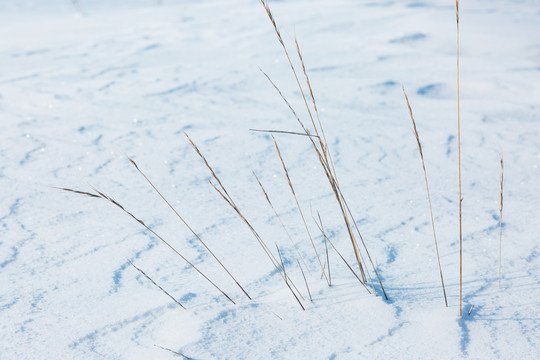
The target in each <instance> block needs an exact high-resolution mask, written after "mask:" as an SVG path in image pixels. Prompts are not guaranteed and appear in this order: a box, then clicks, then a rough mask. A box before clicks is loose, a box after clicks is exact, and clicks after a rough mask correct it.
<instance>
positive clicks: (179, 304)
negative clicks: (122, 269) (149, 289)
mask: <svg viewBox="0 0 540 360" xmlns="http://www.w3.org/2000/svg"><path fill="white" fill-rule="evenodd" d="M128 262H129V264H130V265H131V266H133V267H134V268H135V269H137V271H138V272H140V273H141V274H143V275H144V276H145V277H146V278H147V279H148V280H150V281H151V282H152V284H154V286H156V287H157V288H158V289H159V290H161V291H162V292H163V293H164V294H165V295H167V296H168V297H170V298H171V299H172V300H173V301H174V302H175V303H177V304H178V306H180V307H181V308H182V309H184V310H186V308H185V306H184V305H182V304H181V303H180V302H179V301H178V300H176V299H175V298H174V297H173V296H172V295H171V294H169V293H168V292H167V291H165V289H163V288H162V287H161V286H159V285H158V284H157V283H156V282H155V281H154V280H153V279H152V278H151V277H150V276H148V275H147V274H146V273H145V272H144V271H142V270H141V269H139V268H138V267H137V266H135V264H133V262H132V261H131V260H128Z"/></svg>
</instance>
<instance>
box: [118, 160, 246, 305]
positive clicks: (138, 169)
mask: <svg viewBox="0 0 540 360" xmlns="http://www.w3.org/2000/svg"><path fill="white" fill-rule="evenodd" d="M128 160H129V162H130V163H131V164H132V165H133V166H134V167H135V169H137V171H138V172H139V174H141V175H142V176H143V177H144V178H145V179H146V181H147V182H148V183H149V184H150V186H152V188H153V189H154V190H155V192H156V193H157V194H158V195H159V196H160V197H161V199H163V201H165V203H166V204H167V205H168V206H169V208H170V209H171V210H172V211H173V212H174V213H175V214H176V216H177V217H178V219H180V220H181V221H182V223H183V224H184V225H185V226H186V227H187V228H188V229H189V231H191V233H192V234H193V235H194V236H195V237H196V238H197V240H199V242H200V243H201V244H202V245H203V246H204V248H205V249H206V250H207V251H208V252H209V253H210V255H212V257H213V258H214V259H215V260H216V261H217V262H218V264H219V265H220V266H221V267H222V268H223V270H225V272H226V273H227V275H229V277H230V278H231V279H232V280H233V281H234V282H235V283H236V285H237V286H238V287H239V288H240V290H242V292H243V293H244V294H245V295H246V296H247V298H248V299H249V300H251V297H250V296H249V294H248V293H247V291H246V290H245V289H244V288H243V287H242V285H240V283H239V282H238V280H236V278H235V277H234V276H233V275H232V274H231V273H230V271H229V270H228V269H227V267H225V265H223V263H222V262H221V260H219V259H218V257H217V256H216V255H215V254H214V252H213V251H212V250H210V248H209V247H208V246H207V245H206V243H205V242H204V241H203V240H202V239H201V237H200V236H199V235H198V234H197V233H196V232H195V230H193V228H192V227H191V226H190V225H189V224H188V223H187V222H186V220H185V219H184V218H183V217H182V216H181V215H180V214H179V213H178V211H176V209H175V208H174V207H173V206H172V205H171V204H170V203H169V201H167V199H165V197H164V196H163V195H162V194H161V192H160V191H159V190H158V189H157V188H156V187H155V186H154V184H153V183H152V181H150V179H149V178H148V177H147V176H146V175H145V174H144V173H143V172H142V170H141V169H140V168H139V166H138V165H137V164H136V163H135V161H133V159H131V158H129V157H128Z"/></svg>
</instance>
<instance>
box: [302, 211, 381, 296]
mask: <svg viewBox="0 0 540 360" xmlns="http://www.w3.org/2000/svg"><path fill="white" fill-rule="evenodd" d="M317 215H318V212H317ZM311 217H312V218H313V221H314V222H315V224H316V225H317V227H318V228H319V231H320V232H321V234H322V235H323V236H324V238H325V240H326V241H327V242H328V243H329V244H330V246H332V248H333V249H334V250H335V252H336V253H337V254H338V255H339V257H340V258H341V260H343V262H344V263H345V265H347V268H348V269H349V270H350V271H351V272H352V273H353V275H354V277H355V278H356V279H357V280H358V281H359V282H360V284H362V286H363V287H364V288H365V289H366V290H367V292H368V293H370V294H371V291H369V289H368V287H367V286H366V284H365V283H364V282H363V281H362V279H360V277H359V276H358V275H357V274H356V272H355V271H354V270H353V268H352V267H351V265H349V263H348V262H347V260H345V258H344V257H343V255H341V253H340V252H339V250H338V249H337V248H336V247H335V246H334V243H332V241H330V239H329V238H328V236H326V233H325V232H324V229H323V227H322V221H321V223H320V224H319V223H318V222H317V220H316V219H315V216H313V214H311ZM320 219H321V217H320V215H319V220H320Z"/></svg>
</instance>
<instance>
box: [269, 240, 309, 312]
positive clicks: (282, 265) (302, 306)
mask: <svg viewBox="0 0 540 360" xmlns="http://www.w3.org/2000/svg"><path fill="white" fill-rule="evenodd" d="M276 249H277V253H278V255H279V259H280V260H281V268H282V269H283V273H284V274H285V284H287V286H288V287H289V290H291V292H292V294H293V295H294V298H295V299H296V301H298V304H300V307H301V308H302V310H304V311H305V310H306V308H304V305H302V302H301V301H300V299H298V296H296V294H295V293H294V291H293V289H292V288H291V286H290V285H289V282H288V281H287V272H286V271H285V263H284V262H283V258H282V257H281V251H279V247H278V245H277V244H276Z"/></svg>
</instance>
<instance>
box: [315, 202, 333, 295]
mask: <svg viewBox="0 0 540 360" xmlns="http://www.w3.org/2000/svg"><path fill="white" fill-rule="evenodd" d="M317 216H318V217H319V222H320V223H321V232H322V234H323V236H324V247H325V249H326V263H327V264H328V280H329V281H330V286H332V274H331V273H330V257H329V256H328V241H327V240H326V239H327V238H328V237H327V236H326V232H325V231H324V226H323V223H322V219H321V214H319V211H317Z"/></svg>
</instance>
